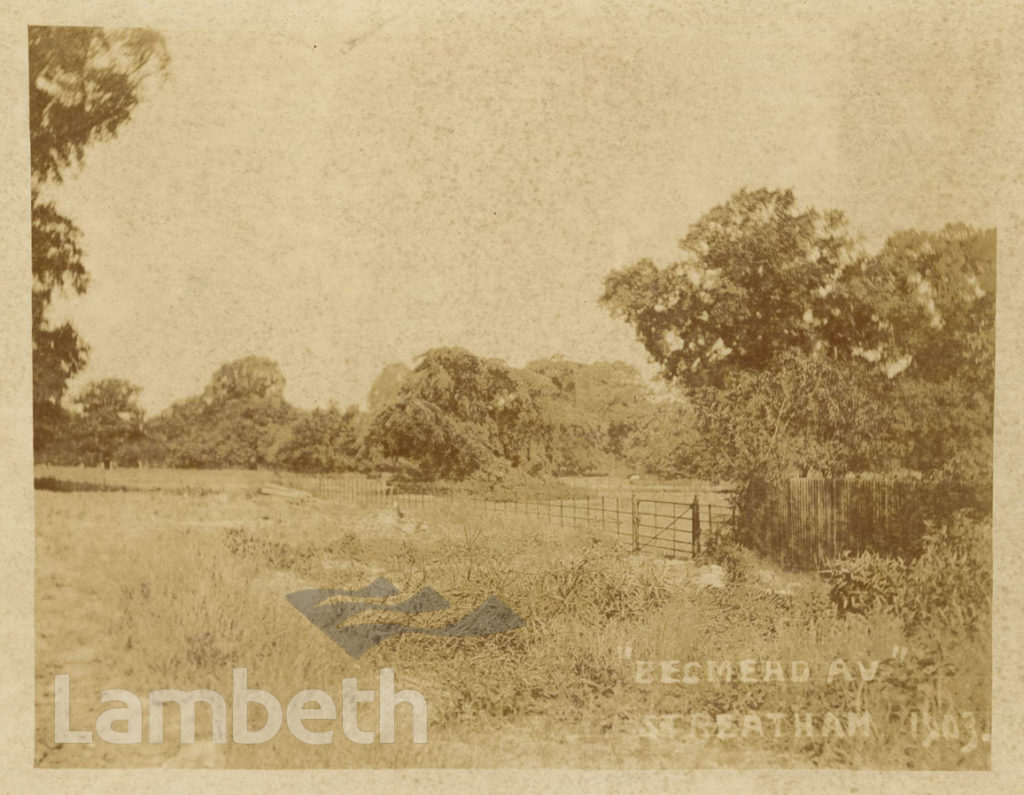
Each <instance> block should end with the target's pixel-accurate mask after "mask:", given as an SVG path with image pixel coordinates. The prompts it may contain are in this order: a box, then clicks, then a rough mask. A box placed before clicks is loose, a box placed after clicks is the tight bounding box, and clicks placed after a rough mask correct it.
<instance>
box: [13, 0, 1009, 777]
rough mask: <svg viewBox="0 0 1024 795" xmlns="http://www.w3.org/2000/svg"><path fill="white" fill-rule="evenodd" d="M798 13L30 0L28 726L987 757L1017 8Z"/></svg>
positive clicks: (90, 750)
mask: <svg viewBox="0 0 1024 795" xmlns="http://www.w3.org/2000/svg"><path fill="white" fill-rule="evenodd" d="M823 11H824V10H823V9H821V8H812V7H809V6H805V5H801V4H784V3H772V4H768V3H766V4H763V5H751V6H750V7H741V6H739V5H731V4H722V5H721V6H716V5H710V4H707V5H702V4H698V3H691V2H683V3H676V4H673V3H662V2H657V1H655V2H650V3H639V4H626V3H616V2H608V3H575V4H573V3H569V4H541V3H526V4H516V5H503V4H497V3H477V4H471V3H465V4H441V3H437V4H433V3H426V4H398V3H388V2H377V3H369V2H367V3H359V4H356V5H354V6H353V9H352V10H351V13H350V14H349V15H348V17H349V18H350V19H351V22H350V24H348V25H345V26H343V25H340V24H339V25H336V26H333V27H322V28H320V29H317V28H315V27H310V28H309V29H307V30H305V31H304V32H299V31H297V30H295V29H293V28H289V29H283V28H281V29H275V28H273V27H271V26H263V27H262V28H261V27H258V26H246V27H244V28H239V27H235V28H233V27H229V26H225V27H223V28H214V27H209V26H201V25H194V26H190V25H186V24H182V25H180V26H177V27H174V26H169V25H166V26H163V25H160V26H149V25H146V26H137V27H124V26H121V25H117V26H113V25H111V26H102V25H101V26H90V27H84V26H82V27H75V26H68V25H62V24H44V23H45V22H47V20H45V19H42V18H39V19H37V23H38V24H32V25H30V26H27V27H26V28H25V29H24V31H23V40H24V47H25V50H24V51H23V53H22V57H23V59H25V61H26V63H27V74H28V82H27V85H26V86H25V87H24V90H25V101H26V102H27V108H28V121H29V126H28V130H27V136H28V141H29V145H30V160H31V163H30V165H31V184H30V185H26V186H23V187H24V194H25V196H26V197H28V196H29V195H30V197H31V198H30V207H25V208H24V210H25V212H26V213H28V212H29V210H30V212H31V277H32V279H31V284H32V288H31V355H32V361H31V380H32V384H31V393H32V415H31V416H32V455H33V485H34V489H33V498H34V506H35V519H34V521H35V530H34V553H33V554H34V582H35V593H34V618H33V626H34V643H35V670H34V683H35V694H34V702H35V716H34V717H35V725H34V743H33V760H32V761H33V765H34V767H36V768H57V769H73V768H167V769H221V770H223V769H235V770H245V769H261V770H313V769H350V770H352V769H367V770H413V769H417V770H419V769H459V770H472V771H483V770H496V769H506V770H507V769H517V770H527V769H536V770H542V769H545V770H547V769H561V770H570V769H571V770H576V771H589V770H594V771H600V770H613V771H623V770H629V771H647V770H659V771H678V770H686V771H691V770H724V769H729V770H780V769H788V770H794V769H800V770H811V769H813V770H823V769H824V770H847V771H849V770H853V771H867V770H870V771H878V770H883V771H988V770H990V769H991V767H992V754H991V748H992V742H993V712H994V708H993V691H992V686H993V682H992V680H993V677H992V672H993V620H992V611H993V482H994V456H993V449H994V430H993V424H994V422H993V418H994V403H995V395H996V389H995V384H996V378H995V351H996V333H995V332H996V287H997V277H996V274H997V266H996V262H997V229H996V224H997V221H998V219H999V218H1000V216H999V214H998V209H999V208H998V194H997V192H996V191H995V189H994V185H995V183H996V181H997V179H998V176H999V168H1000V160H999V157H998V149H997V148H996V147H995V145H994V144H993V143H992V135H993V130H994V123H993V120H994V118H995V117H996V116H997V114H998V110H999V101H1000V98H999V90H1000V69H1001V42H1000V35H1001V33H1000V31H999V30H995V29H994V26H993V24H992V21H991V20H989V19H986V18H985V17H984V15H979V14H975V13H972V12H971V10H970V9H969V8H963V9H959V8H956V7H954V6H947V5H941V4H934V5H929V4H927V3H921V4H913V5H907V6H896V5H893V6H888V5H870V4H869V5H865V6H864V7H863V8H860V7H858V6H853V5H850V6H844V7H843V11H842V13H835V14H832V13H827V12H823ZM1001 233H1002V228H1000V234H1001ZM999 243H1000V245H1001V244H1002V243H1003V239H1002V237H1001V236H1000V238H999ZM999 262H1000V267H1002V266H1003V258H1002V255H1001V254H1000V258H999ZM24 264H25V267H26V268H27V267H28V263H27V262H26V263H24ZM24 298H25V302H26V303H27V301H28V296H27V295H26V296H24ZM1000 320H1001V322H1002V321H1003V317H1002V315H1001V317H1000ZM27 333H28V329H27V327H26V329H25V335H27ZM1001 333H1002V332H1001ZM1001 388H1002V387H1001ZM25 731H32V729H25Z"/></svg>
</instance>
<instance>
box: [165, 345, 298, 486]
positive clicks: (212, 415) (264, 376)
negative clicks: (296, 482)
mask: <svg viewBox="0 0 1024 795" xmlns="http://www.w3.org/2000/svg"><path fill="white" fill-rule="evenodd" d="M284 386H285V379H284V375H283V374H282V373H281V369H280V367H278V365H277V363H276V362H274V361H272V360H271V359H268V358H266V357H263V356H246V357H244V358H242V359H237V360H235V361H232V362H228V363H227V364H224V365H222V366H221V367H219V368H218V369H217V371H216V372H215V373H214V374H213V377H212V378H211V379H210V383H209V384H208V385H207V386H206V388H205V389H204V390H203V393H202V394H201V395H198V396H195V397H191V398H188V399H186V400H183V401H179V402H177V403H175V404H174V405H172V406H171V407H170V408H169V409H167V410H166V411H165V412H163V413H162V414H161V415H160V416H159V417H157V418H156V419H155V420H154V421H153V423H152V426H151V428H152V431H153V433H154V434H155V435H157V436H158V437H159V438H160V439H162V440H163V441H164V443H165V444H166V446H167V455H168V463H170V464H172V465H174V466H188V467H249V468H256V467H258V466H265V465H271V464H274V463H276V459H277V453H278V450H279V448H280V447H281V446H282V445H283V444H285V443H286V441H287V439H288V437H289V433H290V431H289V429H290V427H291V424H292V423H293V422H294V421H295V420H296V419H297V418H298V412H297V411H296V409H295V408H294V407H292V406H291V405H289V404H288V402H287V401H286V400H285V399H284Z"/></svg>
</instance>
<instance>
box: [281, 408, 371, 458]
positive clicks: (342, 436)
mask: <svg viewBox="0 0 1024 795" xmlns="http://www.w3.org/2000/svg"><path fill="white" fill-rule="evenodd" d="M358 414H359V411H358V409H357V408H356V407H355V406H352V407H350V408H349V409H347V410H346V411H345V412H341V411H339V410H338V408H337V406H333V405H332V406H329V407H328V408H327V409H314V410H313V411H311V412H309V413H304V414H302V415H301V416H300V417H299V419H297V420H296V421H295V423H294V425H293V426H292V429H291V436H290V437H289V439H288V441H286V442H285V443H284V444H283V445H282V446H281V448H280V450H278V453H277V456H276V463H277V464H279V465H280V466H282V467H284V468H285V469H290V470H294V471H297V472H340V471H345V470H351V469H353V468H354V467H355V456H356V452H357V449H358V445H357V442H356V420H357V417H358Z"/></svg>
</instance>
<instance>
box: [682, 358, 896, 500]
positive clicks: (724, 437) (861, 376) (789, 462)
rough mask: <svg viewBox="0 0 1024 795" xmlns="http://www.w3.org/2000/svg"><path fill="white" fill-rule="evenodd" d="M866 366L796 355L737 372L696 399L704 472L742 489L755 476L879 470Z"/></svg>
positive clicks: (879, 441)
mask: <svg viewBox="0 0 1024 795" xmlns="http://www.w3.org/2000/svg"><path fill="white" fill-rule="evenodd" d="M877 378H878V376H877V375H876V374H874V373H872V372H869V370H868V367H867V365H865V364H861V363H857V362H852V361H850V362H838V361H836V360H834V359H828V358H824V357H821V356H814V355H807V354H802V353H797V352H787V353H784V354H781V355H780V356H779V357H778V358H777V359H776V360H775V361H774V362H773V363H772V365H771V367H770V368H766V369H764V370H762V371H759V372H738V373H735V374H732V375H730V376H729V377H727V379H726V381H725V385H724V386H723V387H721V388H717V389H716V388H712V387H706V388H703V389H700V390H698V391H697V392H696V394H695V395H694V405H695V409H696V413H697V418H698V419H697V423H698V426H699V427H700V434H699V438H698V441H697V445H696V457H697V462H698V465H699V469H700V471H701V472H702V473H705V474H707V475H710V476H713V477H716V478H720V479H723V480H731V481H735V482H738V483H740V484H742V483H745V482H747V481H749V480H750V479H752V478H754V477H759V478H762V479H766V480H779V479H782V478H783V477H786V476H806V475H808V474H809V473H811V472H816V473H818V474H820V475H824V476H835V475H843V474H845V473H846V472H850V471H859V470H866V469H872V468H884V467H886V466H887V465H888V463H889V461H888V457H889V456H890V455H891V452H892V451H891V450H890V449H889V445H888V442H889V441H890V440H889V439H888V438H887V437H886V436H885V435H884V434H880V433H879V430H880V422H879V419H880V417H879V413H878V411H877V407H876V404H875V402H874V400H873V394H872V389H873V387H874V383H873V382H874V381H876V380H877Z"/></svg>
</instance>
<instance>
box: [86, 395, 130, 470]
mask: <svg viewBox="0 0 1024 795" xmlns="http://www.w3.org/2000/svg"><path fill="white" fill-rule="evenodd" d="M141 391H142V389H141V388H140V387H137V386H135V385H134V384H130V383H128V382H127V381H124V380H122V379H120V378H106V379H104V380H102V381H94V382H92V383H90V384H88V385H87V386H86V387H85V389H83V390H82V393H81V394H80V395H79V396H78V397H77V398H76V399H75V403H76V404H77V405H78V406H80V407H81V418H80V420H79V422H78V423H77V425H78V428H77V430H78V434H77V435H78V438H79V450H80V451H81V453H82V454H84V456H85V457H86V458H88V459H90V460H91V461H96V462H102V464H103V466H104V467H105V468H107V469H109V468H110V465H111V463H113V462H118V461H120V462H122V463H123V462H125V461H126V459H127V458H128V457H129V455H128V453H129V445H131V444H133V443H136V444H137V443H138V442H140V441H141V440H142V439H143V437H144V432H143V419H144V414H143V411H142V409H141V408H140V407H139V403H138V398H139V393H140V392H141ZM132 463H134V462H132Z"/></svg>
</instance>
